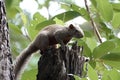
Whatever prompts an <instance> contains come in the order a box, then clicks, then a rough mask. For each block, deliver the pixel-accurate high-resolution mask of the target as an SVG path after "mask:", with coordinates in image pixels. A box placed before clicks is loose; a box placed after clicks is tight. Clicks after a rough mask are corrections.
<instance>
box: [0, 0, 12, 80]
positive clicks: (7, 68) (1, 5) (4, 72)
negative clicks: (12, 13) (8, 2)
mask: <svg viewBox="0 0 120 80" xmlns="http://www.w3.org/2000/svg"><path fill="white" fill-rule="evenodd" d="M0 80H14V79H13V67H12V57H11V53H10V46H9V29H8V23H7V19H6V12H5V2H4V0H0Z"/></svg>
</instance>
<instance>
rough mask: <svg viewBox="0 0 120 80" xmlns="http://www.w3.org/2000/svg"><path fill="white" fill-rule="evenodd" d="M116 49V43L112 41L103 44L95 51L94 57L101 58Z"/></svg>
mask: <svg viewBox="0 0 120 80" xmlns="http://www.w3.org/2000/svg"><path fill="white" fill-rule="evenodd" d="M114 48H115V43H114V42H112V41H106V42H103V43H102V44H100V45H99V46H97V47H96V48H95V49H94V50H93V57H94V58H100V57H102V56H103V55H105V54H107V53H108V52H110V51H111V50H112V49H114Z"/></svg>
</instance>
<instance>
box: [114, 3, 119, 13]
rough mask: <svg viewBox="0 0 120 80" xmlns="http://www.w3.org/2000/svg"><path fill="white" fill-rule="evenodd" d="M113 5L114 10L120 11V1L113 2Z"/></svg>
mask: <svg viewBox="0 0 120 80" xmlns="http://www.w3.org/2000/svg"><path fill="white" fill-rule="evenodd" d="M112 7H113V9H114V10H117V11H120V3H112Z"/></svg>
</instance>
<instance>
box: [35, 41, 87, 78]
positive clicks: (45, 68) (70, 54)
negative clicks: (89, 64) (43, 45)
mask: <svg viewBox="0 0 120 80" xmlns="http://www.w3.org/2000/svg"><path fill="white" fill-rule="evenodd" d="M82 51H83V48H82V47H80V46H77V43H74V44H73V45H72V47H71V48H69V47H68V46H66V49H65V51H63V50H62V48H58V49H55V48H49V49H48V50H47V51H45V52H44V53H43V55H42V56H41V57H40V59H39V62H38V74H37V79H36V80H74V77H73V76H72V75H71V74H74V75H77V76H81V75H82V71H83V65H84V63H85V61H86V60H85V57H83V56H80V55H81V54H82Z"/></svg>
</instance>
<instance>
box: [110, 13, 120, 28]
mask: <svg viewBox="0 0 120 80" xmlns="http://www.w3.org/2000/svg"><path fill="white" fill-rule="evenodd" d="M112 25H113V27H114V28H118V27H120V13H114V16H113V19H112Z"/></svg>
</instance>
